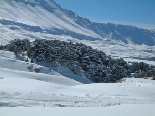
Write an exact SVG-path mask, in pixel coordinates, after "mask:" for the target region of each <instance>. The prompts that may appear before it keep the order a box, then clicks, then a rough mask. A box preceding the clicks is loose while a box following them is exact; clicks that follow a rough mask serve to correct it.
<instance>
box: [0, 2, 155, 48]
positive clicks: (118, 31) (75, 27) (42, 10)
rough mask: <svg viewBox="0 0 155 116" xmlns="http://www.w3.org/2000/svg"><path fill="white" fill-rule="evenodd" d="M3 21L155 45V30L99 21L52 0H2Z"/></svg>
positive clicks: (14, 25)
mask: <svg viewBox="0 0 155 116" xmlns="http://www.w3.org/2000/svg"><path fill="white" fill-rule="evenodd" d="M0 9H1V10H0V19H1V20H0V23H1V25H4V26H9V29H11V30H21V29H22V30H29V31H31V32H39V33H46V34H53V35H68V36H71V37H74V38H78V39H86V40H93V41H94V40H102V39H110V41H111V40H117V41H122V42H124V43H134V44H138V45H141V44H145V45H150V46H153V45H155V32H153V31H150V30H147V29H140V28H137V27H134V26H126V25H115V24H112V23H96V22H92V21H90V20H89V19H87V18H84V17H81V16H80V15H78V14H76V13H74V12H72V11H70V10H66V9H63V8H61V7H60V6H59V5H58V4H56V3H55V2H54V1H53V0H1V1H0ZM2 39H3V38H2Z"/></svg>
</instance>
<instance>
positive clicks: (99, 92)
mask: <svg viewBox="0 0 155 116" xmlns="http://www.w3.org/2000/svg"><path fill="white" fill-rule="evenodd" d="M0 58H1V60H0V106H1V107H20V106H25V107H109V106H120V107H123V106H125V108H130V107H131V106H128V105H127V104H130V105H132V106H133V107H141V108H142V107H146V106H148V107H150V108H151V109H152V108H153V106H154V104H155V91H154V89H155V81H153V80H151V79H134V78H128V79H124V80H123V81H122V83H102V84H93V83H92V84H83V83H80V82H78V81H75V80H73V79H71V78H68V77H64V76H62V75H60V74H58V73H56V72H53V73H52V74H48V73H47V72H46V71H45V69H44V70H43V72H42V73H35V72H31V71H29V70H27V69H26V67H27V65H26V63H25V62H24V61H22V60H21V59H20V60H19V59H16V57H15V56H14V55H13V54H12V53H11V52H7V51H1V55H0ZM4 59H5V60H4ZM10 60H11V61H12V62H10ZM4 61H5V63H3V62H4ZM8 64H10V65H8ZM34 65H36V64H34ZM24 67H25V68H24ZM81 80H82V78H81ZM84 81H86V80H82V81H81V82H84ZM135 104H139V106H137V105H135ZM114 108H116V109H117V107H114ZM2 110H3V109H2ZM10 110H11V109H10ZM149 110H150V109H148V111H149ZM151 111H152V110H151ZM3 113H4V114H5V113H6V112H4V110H3ZM151 113H153V112H151Z"/></svg>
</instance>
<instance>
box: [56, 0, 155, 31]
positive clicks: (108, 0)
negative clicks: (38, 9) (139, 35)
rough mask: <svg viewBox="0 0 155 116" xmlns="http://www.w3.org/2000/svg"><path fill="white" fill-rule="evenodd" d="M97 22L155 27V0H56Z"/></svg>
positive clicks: (62, 5)
mask: <svg viewBox="0 0 155 116" xmlns="http://www.w3.org/2000/svg"><path fill="white" fill-rule="evenodd" d="M55 2H56V3H58V4H59V5H60V6H61V7H62V8H65V9H68V10H72V11H74V12H75V13H77V14H79V15H81V16H83V17H86V18H89V19H90V20H92V21H95V22H103V23H107V22H110V23H115V24H125V25H134V26H137V27H140V28H150V29H155V0H55Z"/></svg>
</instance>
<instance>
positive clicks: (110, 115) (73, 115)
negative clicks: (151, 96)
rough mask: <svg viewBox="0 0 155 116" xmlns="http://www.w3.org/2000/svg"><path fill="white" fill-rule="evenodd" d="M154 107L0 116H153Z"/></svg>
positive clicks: (18, 111) (5, 115)
mask: <svg viewBox="0 0 155 116" xmlns="http://www.w3.org/2000/svg"><path fill="white" fill-rule="evenodd" d="M154 110H155V105H134V106H133V105H122V106H114V107H108V108H0V111H1V113H0V114H1V115H2V116H104V115H105V116H154V115H155V112H154Z"/></svg>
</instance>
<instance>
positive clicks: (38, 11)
mask: <svg viewBox="0 0 155 116" xmlns="http://www.w3.org/2000/svg"><path fill="white" fill-rule="evenodd" d="M46 2H47V3H48V5H49V6H51V7H52V8H53V12H54V13H52V12H49V11H47V10H45V9H44V8H42V7H41V6H39V5H35V7H32V6H31V5H29V4H25V3H23V2H16V1H14V0H0V9H1V10H0V19H6V20H11V21H15V22H19V23H23V24H27V25H31V26H40V27H41V28H46V29H51V30H52V29H53V28H57V29H62V30H68V31H72V32H75V33H78V34H82V35H87V36H93V37H96V38H101V37H100V36H99V35H97V34H96V33H94V32H93V31H90V30H87V29H85V28H83V27H81V26H79V25H77V24H76V23H75V22H74V21H72V20H71V19H70V18H69V17H67V16H66V14H65V13H63V11H61V9H60V8H59V7H57V6H56V5H55V4H54V3H53V2H51V1H50V0H46Z"/></svg>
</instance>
